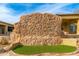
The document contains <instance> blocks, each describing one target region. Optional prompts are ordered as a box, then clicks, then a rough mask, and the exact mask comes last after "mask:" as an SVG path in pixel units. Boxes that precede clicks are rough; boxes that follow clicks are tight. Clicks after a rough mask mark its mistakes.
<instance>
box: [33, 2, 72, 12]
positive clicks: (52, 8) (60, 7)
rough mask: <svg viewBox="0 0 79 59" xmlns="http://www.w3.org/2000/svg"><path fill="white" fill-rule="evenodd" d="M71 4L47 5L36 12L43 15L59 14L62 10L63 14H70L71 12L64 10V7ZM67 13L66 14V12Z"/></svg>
mask: <svg viewBox="0 0 79 59" xmlns="http://www.w3.org/2000/svg"><path fill="white" fill-rule="evenodd" d="M70 4H71V3H69V4H68V3H65V4H63V3H62V4H59V3H58V4H46V5H43V6H40V7H39V8H38V9H37V10H35V11H34V12H42V13H58V12H61V11H60V10H62V12H63V13H68V12H70V11H65V10H63V7H65V6H68V5H70ZM64 11H65V12H64Z"/></svg>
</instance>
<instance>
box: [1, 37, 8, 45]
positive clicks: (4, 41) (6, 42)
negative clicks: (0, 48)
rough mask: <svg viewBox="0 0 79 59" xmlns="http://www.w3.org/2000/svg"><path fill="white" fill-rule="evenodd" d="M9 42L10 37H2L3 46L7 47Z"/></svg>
mask: <svg viewBox="0 0 79 59" xmlns="http://www.w3.org/2000/svg"><path fill="white" fill-rule="evenodd" d="M8 40H9V38H8V37H5V36H1V37H0V44H2V45H6V44H8V43H9V42H8Z"/></svg>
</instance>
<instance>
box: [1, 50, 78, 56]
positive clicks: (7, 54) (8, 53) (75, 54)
mask: <svg viewBox="0 0 79 59" xmlns="http://www.w3.org/2000/svg"><path fill="white" fill-rule="evenodd" d="M0 56H20V55H18V54H15V53H14V52H13V51H8V52H5V53H1V54H0ZM23 56H27V55H23ZM30 56H79V52H77V53H74V54H71V55H68V54H66V55H63V54H52V53H45V54H35V55H30Z"/></svg>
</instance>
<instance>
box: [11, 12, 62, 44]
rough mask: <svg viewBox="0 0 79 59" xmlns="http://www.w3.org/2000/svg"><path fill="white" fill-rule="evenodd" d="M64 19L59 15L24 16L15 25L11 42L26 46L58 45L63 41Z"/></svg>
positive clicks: (36, 14) (37, 14)
mask: <svg viewBox="0 0 79 59" xmlns="http://www.w3.org/2000/svg"><path fill="white" fill-rule="evenodd" d="M61 22H62V19H61V18H60V17H59V16H57V15H52V14H47V13H45V14H40V13H35V14H31V15H23V16H21V18H20V21H19V22H18V23H16V24H15V26H14V31H13V33H12V34H11V36H10V37H11V40H12V42H13V41H17V42H21V43H22V44H24V45H57V44H60V43H61V42H62V40H61Z"/></svg>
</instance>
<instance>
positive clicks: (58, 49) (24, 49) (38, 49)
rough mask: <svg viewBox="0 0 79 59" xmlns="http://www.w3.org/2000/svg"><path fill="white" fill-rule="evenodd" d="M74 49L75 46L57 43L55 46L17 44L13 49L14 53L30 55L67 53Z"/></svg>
mask: <svg viewBox="0 0 79 59" xmlns="http://www.w3.org/2000/svg"><path fill="white" fill-rule="evenodd" d="M75 50H76V47H72V46H66V45H57V46H17V47H16V48H14V49H13V51H14V52H15V53H18V54H24V55H26V54H27V55H30V54H38V53H48V52H51V53H52V52H54V53H67V52H73V51H75Z"/></svg>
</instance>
